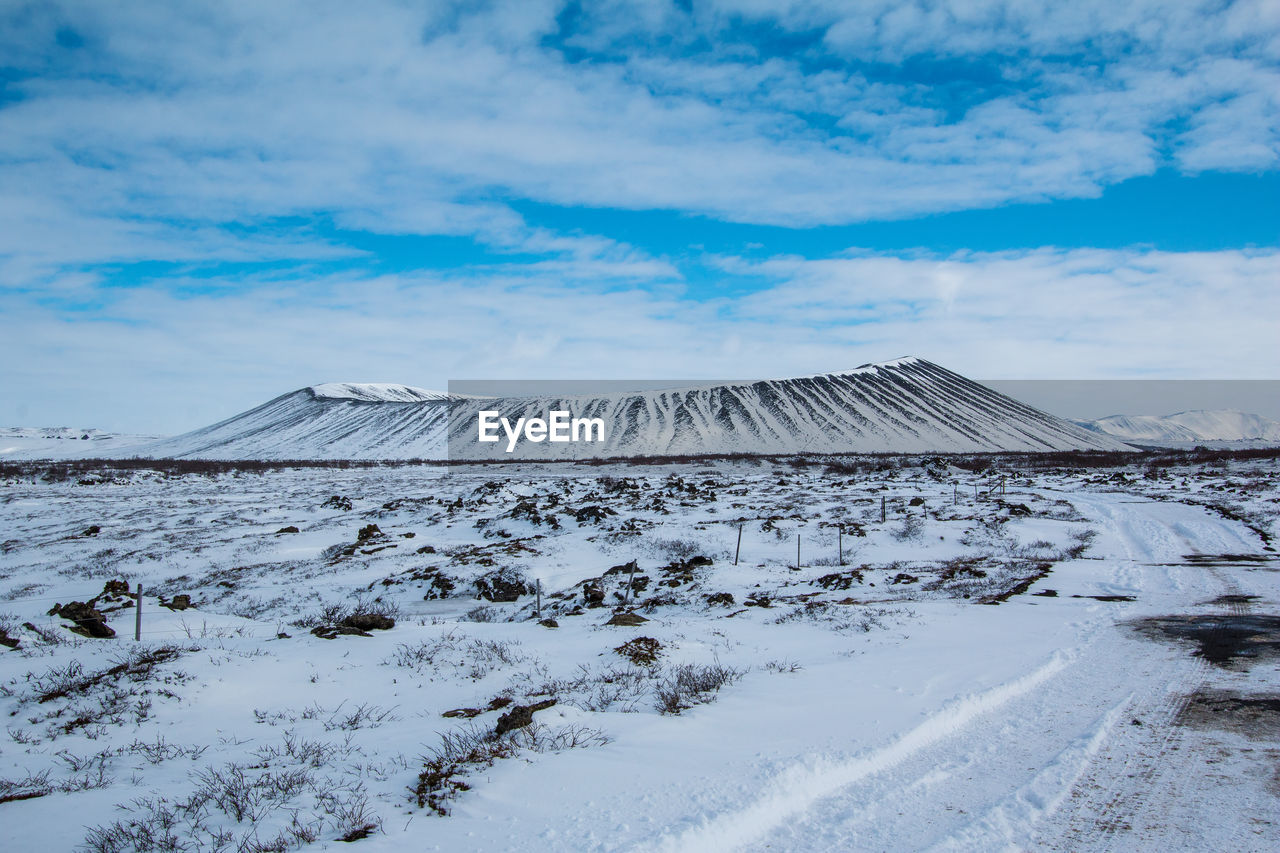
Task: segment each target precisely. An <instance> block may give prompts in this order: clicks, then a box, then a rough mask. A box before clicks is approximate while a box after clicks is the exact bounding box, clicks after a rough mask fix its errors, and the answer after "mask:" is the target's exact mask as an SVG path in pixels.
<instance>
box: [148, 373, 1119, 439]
mask: <svg viewBox="0 0 1280 853" xmlns="http://www.w3.org/2000/svg"><path fill="white" fill-rule="evenodd" d="M482 409H490V410H497V411H499V412H501V414H502V416H503V417H506V418H508V420H509V421H510V422H511V423H513V424H514V423H515V422H516V421H517V419H518V418H520V417H530V418H532V417H546V416H547V413H548V412H551V411H555V410H567V411H570V412H572V414H573V416H575V417H589V418H601V419H603V420H604V422H605V425H606V429H605V434H606V440H605V441H603V442H600V443H590V444H587V443H582V442H576V443H562V444H550V443H547V442H542V443H537V444H534V443H530V442H521V443H520V444H519V445H517V447H516V448H515V451H514V452H512V453H510V454H507V453H506V452H505V447H506V442H505V441H502V442H498V443H497V444H480V443H478V442H477V441H476V440H475V437H476V428H477V413H478V412H479V411H480V410H482ZM1065 449H1099V450H1116V449H1127V448H1126V446H1125V445H1124V444H1123V443H1121V442H1120V441H1118V440H1116V439H1114V438H1111V437H1109V436H1106V435H1102V434H1099V433H1096V432H1090V431H1088V430H1085V429H1082V428H1080V427H1078V426H1076V425H1074V424H1071V423H1068V422H1067V421H1064V420H1061V419H1059V418H1056V417H1053V416H1052V415H1048V414H1045V413H1044V412H1041V411H1038V410H1036V409H1033V408H1031V407H1029V406H1026V405H1023V404H1022V403H1019V402H1018V401H1016V400H1014V399H1012V398H1010V397H1006V396H1004V395H1002V394H998V393H996V392H994V391H992V390H990V389H988V388H986V387H984V386H982V385H979V384H977V383H975V382H971V381H969V380H967V379H965V378H964V377H962V376H959V375H957V374H955V373H952V372H950V371H948V370H944V369H943V368H941V367H938V366H937V365H934V364H931V363H929V362H927V361H924V360H921V359H915V358H904V359H898V360H896V361H892V362H887V363H884V364H876V365H866V366H863V367H859V368H857V369H855V370H850V371H846V372H843V373H833V374H824V375H819V376H809V377H803V378H797V379H779V380H768V381H760V382H746V383H740V384H723V385H709V386H698V387H687V388H678V389H671V390H663V391H645V392H632V393H614V394H606V395H601V396H573V397H526V398H518V397H502V398H471V397H460V396H450V395H447V394H443V393H440V392H431V391H423V390H422V389H415V388H409V387H407V386H400V385H319V386H314V387H311V388H304V389H302V390H300V391H295V392H293V393H291V394H286V395H284V396H282V397H277V398H276V399H274V400H272V401H270V402H268V403H266V404H264V405H262V406H259V407H258V408H256V409H252V410H250V411H248V412H245V413H243V414H241V415H237V416H235V417H233V418H230V419H228V420H226V421H223V422H221V423H218V424H214V425H213V426H210V427H206V428H204V429H200V430H196V431H195V432H192V433H188V434H186V435H182V436H178V437H176V438H173V439H168V440H165V441H161V442H157V443H155V444H154V445H152V446H151V447H150V448H148V451H147V452H148V455H152V456H165V457H169V456H172V457H193V458H218V459H237V458H242V459H249V458H253V459H411V458H429V459H441V458H445V457H446V456H448V457H450V458H468V459H478V458H499V459H517V458H524V459H548V458H582V457H584V456H591V457H616V456H639V455H658V456H665V455H686V454H687V455H698V454H710V453H750V454H770V453H797V452H820V453H840V452H889V453H893V452H932V451H936V452H975V451H1002V450H1004V451H1007V450H1013V451H1017V450H1029V451H1037V450H1065Z"/></svg>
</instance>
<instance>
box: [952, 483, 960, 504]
mask: <svg viewBox="0 0 1280 853" xmlns="http://www.w3.org/2000/svg"><path fill="white" fill-rule="evenodd" d="M958 503H960V484H959V483H952V484H951V504H952V506H954V505H956V504H958Z"/></svg>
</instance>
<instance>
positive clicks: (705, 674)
mask: <svg viewBox="0 0 1280 853" xmlns="http://www.w3.org/2000/svg"><path fill="white" fill-rule="evenodd" d="M742 674H743V673H742V671H741V670H737V669H733V668H732V667H728V666H724V665H722V664H721V663H720V662H719V661H717V662H716V663H713V664H703V665H696V664H682V665H680V666H677V667H675V668H674V669H673V670H671V673H670V675H668V676H667V678H666V679H665V680H664V681H663V682H662V683H661V684H660V685H659V686H658V689H657V691H656V692H657V697H658V710H659V711H660V712H661V713H663V714H679V713H680V712H681V711H684V710H687V709H689V708H692V707H693V706H694V705H702V704H705V703H707V702H711V701H714V699H715V694H716V693H717V692H719V690H720V688H721V687H724V686H725V685H728V684H732V683H733V682H735V681H737V680H738V679H739V678H741V677H742Z"/></svg>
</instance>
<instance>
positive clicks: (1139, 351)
mask: <svg viewBox="0 0 1280 853" xmlns="http://www.w3.org/2000/svg"><path fill="white" fill-rule="evenodd" d="M0 56H3V57H5V59H4V63H5V65H4V67H3V68H0V309H2V310H3V321H2V322H3V331H4V334H3V335H0V338H2V339H3V343H0V354H2V355H3V357H4V358H5V359H6V361H7V364H9V365H20V367H17V368H15V369H14V370H12V372H11V373H10V375H8V376H6V379H5V387H4V389H3V390H4V391H5V392H6V393H5V394H4V395H3V396H4V398H6V402H5V403H3V405H4V406H8V407H9V408H8V409H7V410H6V409H0V418H2V419H4V420H8V421H11V422H13V421H18V422H47V421H50V420H84V419H85V418H89V419H91V420H93V421H94V422H95V423H101V424H102V425H104V426H128V427H130V428H134V429H164V430H172V429H179V428H185V427H190V426H195V425H196V424H198V423H200V422H203V421H205V420H209V419H211V418H213V417H216V416H218V415H223V414H228V413H230V412H231V411H234V410H235V409H237V408H239V407H242V406H244V405H247V404H250V403H253V402H256V401H257V400H259V399H261V398H262V397H264V396H270V395H271V394H273V393H276V392H279V391H283V390H285V389H287V388H290V387H296V386H298V385H302V384H306V383H310V382H316V381H323V380H332V379H354V380H359V379H383V380H389V381H407V382H413V383H419V384H436V385H439V384H441V383H443V381H444V380H445V379H447V378H449V377H450V376H462V375H470V376H484V375H495V376H496V375H505V376H512V375H527V376H532V375H546V376H556V375H566V374H573V375H598V374H600V373H608V374H610V375H618V376H627V375H631V376H634V375H642V374H643V375H654V374H667V375H671V376H734V375H739V376H750V375H763V374H770V375H772V374H777V373H795V372H812V371H819V370H825V369H831V368H838V367H842V366H850V365H852V364H854V363H857V362H859V361H864V360H872V359H879V358H886V357H892V356H895V355H899V354H903V353H906V352H913V353H918V354H920V355H924V356H926V357H930V358H934V359H936V360H938V361H939V362H941V363H943V364H945V365H948V366H951V367H954V368H956V369H959V370H962V371H964V372H966V373H969V374H971V375H986V376H998V375H1005V376H1010V375H1021V376H1046V377H1047V376H1109V375H1147V374H1155V375H1160V374H1168V375H1180V376H1226V375H1230V376H1242V377H1243V376H1268V375H1271V373H1272V368H1270V367H1269V366H1268V365H1272V364H1275V363H1276V359H1275V357H1274V356H1275V355H1276V352H1275V350H1274V345H1273V344H1267V343H1264V342H1266V341H1268V340H1270V339H1271V338H1273V337H1274V334H1273V332H1274V329H1273V328H1272V329H1268V328H1267V323H1266V321H1265V318H1266V317H1274V316H1275V308H1276V305H1275V299H1276V297H1275V295H1274V294H1273V293H1272V291H1274V289H1275V288H1274V286H1271V287H1268V286H1266V285H1267V282H1268V281H1269V282H1271V283H1272V284H1273V283H1274V281H1275V280H1277V272H1278V271H1277V267H1276V254H1275V252H1274V251H1272V250H1269V249H1264V250H1260V251H1256V252H1223V253H1216V254H1212V255H1193V254H1188V255H1169V254H1163V253H1159V252H1153V251H1143V250H1133V251H1123V252H1115V251H1113V252H1102V251H1088V250H1073V251H1063V250H1058V249H1052V248H1046V249H1043V250H1041V251H1036V252H1017V253H1005V254H987V255H981V254H974V253H962V254H959V255H954V256H945V257H944V256H937V255H935V254H930V253H929V252H928V251H922V252H920V253H908V254H898V255H883V254H881V255H877V254H875V253H871V252H863V253H859V252H856V251H850V252H846V253H843V254H840V255H837V256H835V257H828V258H790V257H778V256H774V257H770V254H771V252H770V250H769V247H767V246H765V247H761V248H760V251H759V252H758V253H757V255H755V256H753V257H752V258H750V259H748V258H744V257H732V256H717V255H711V254H708V253H706V252H705V251H704V250H699V249H697V248H693V249H691V250H690V253H691V255H692V256H693V261H692V263H693V264H695V265H696V266H698V268H699V269H700V270H701V271H703V272H704V273H705V271H706V270H710V271H711V275H712V276H713V277H714V276H719V277H723V279H724V280H726V281H732V282H734V283H735V287H734V288H733V289H732V292H734V293H738V294H743V295H739V296H738V297H736V298H734V299H729V298H716V297H713V298H706V297H705V295H700V296H699V298H697V299H694V298H691V296H690V293H691V292H692V290H691V289H686V281H685V279H686V277H687V276H688V275H689V263H690V262H689V259H688V258H673V257H667V256H664V255H663V254H662V253H661V252H659V251H656V250H654V249H652V248H650V247H647V246H646V245H645V240H644V235H643V234H637V235H635V236H634V237H627V238H621V237H616V238H612V239H611V238H609V237H605V236H601V234H600V232H599V230H597V229H593V224H592V222H593V213H592V211H593V210H598V209H601V208H608V209H626V210H668V211H674V212H676V213H677V214H687V215H697V216H703V217H709V218H711V219H715V220H718V221H721V222H729V223H762V224H774V225H783V226H788V227H793V228H807V227H812V226H817V225H822V224H845V223H854V222H863V221H870V220H884V219H890V218H901V217H910V216H918V215H923V214H931V213H939V212H944V211H952V210H965V209H974V208H982V207H992V206H999V205H1003V204H1008V203H1011V202H1017V201H1041V200H1052V199H1063V198H1073V197H1090V196H1096V195H1097V194H1098V193H1099V192H1101V190H1102V189H1104V188H1105V187H1107V186H1109V185H1112V184H1114V183H1116V182H1119V181H1123V180H1125V179H1127V178H1131V177H1134V176H1138V175H1146V174H1151V173H1152V172H1154V171H1155V170H1157V169H1172V170H1175V171H1180V172H1182V173H1186V174H1191V173H1196V172H1199V171H1204V170H1218V171H1232V170H1234V171H1243V172H1259V171H1274V170H1276V169H1278V168H1280V103H1278V100H1280V71H1278V70H1277V69H1278V68H1280V7H1278V6H1277V5H1276V4H1275V3H1274V2H1269V0H1236V2H1221V0H1211V2H1210V0H1204V2H1200V1H1199V0H1183V1H1182V2H1154V0H1139V2H1132V3H1125V4H1116V3H1114V2H1102V1H1101V0H1077V2H1074V3H1070V4H1065V3H1058V4H1045V3H1034V2H1026V0H937V2H925V0H915V2H904V0H895V2H875V1H874V0H873V2H866V3H858V4H849V3H843V2H822V1H821V0H796V2H777V0H770V2H767V3H766V2H762V0H710V2H693V3H688V2H643V3H642V2H626V0H613V2H600V3H590V4H580V3H573V2H564V0H489V1H488V2H481V3H476V2H466V3H463V2H457V3H447V2H440V3H434V4H414V3H403V2H389V1H388V2H370V3H360V4H351V3H339V2H306V3H303V2H286V0H281V2H271V3H256V2H229V3H207V4H206V3H181V4H173V3H162V2H126V3H118V4H109V5H103V4H100V3H88V2H58V3H50V2H41V3H34V2H33V3H17V4H8V5H6V6H5V8H4V10H3V11H0ZM525 203H536V204H542V205H554V206H558V207H559V208H566V209H570V210H574V211H577V213H576V215H572V216H568V217H566V218H565V219H564V221H565V222H566V223H568V224H566V225H563V226H557V227H556V228H555V229H551V228H548V227H545V226H538V225H537V224H534V223H531V222H530V221H528V220H527V219H526V217H525V216H522V215H521V213H520V212H519V211H520V210H522V209H524V208H523V207H522V205H523V204H525ZM1189 227H1193V225H1192V226H1189ZM352 235H358V236H361V237H364V238H378V239H386V240H394V239H399V238H433V239H436V238H438V239H456V240H459V241H462V242H463V243H465V244H467V245H471V246H475V247H479V253H480V254H482V255H483V256H484V260H483V261H482V262H471V263H463V264H450V263H444V262H440V263H436V262H434V260H433V257H432V255H431V251H430V250H429V249H420V250H419V255H418V256H416V257H414V258H413V259H411V260H410V261H405V260H403V259H399V260H397V259H396V258H394V257H392V255H391V253H389V252H385V251H383V250H381V249H379V248H378V245H379V244H378V243H377V242H376V240H371V239H354V238H353V236H352ZM700 251H701V254H699V252H700ZM774 254H775V255H776V253H774ZM712 290H713V292H714V289H712ZM1259 318H1264V319H1259ZM1268 348H1270V350H1269V351H1268ZM192 385H196V386H199V387H200V388H201V389H202V390H201V391H200V392H199V394H197V395H192V394H191V393H190V391H189V389H190V388H191V387H192ZM121 386H123V387H124V388H125V389H126V390H125V391H122V390H121ZM184 388H185V389H188V390H187V391H184V390H183V389H184ZM121 394H126V396H127V395H128V394H132V395H144V396H145V398H146V402H145V403H139V402H134V403H133V404H127V403H122V402H120V401H121V400H122V399H123V397H122V396H121ZM16 400H24V401H27V402H26V403H24V405H27V406H29V407H28V408H24V409H18V408H16V405H17V404H16V403H14V402H12V401H16ZM166 400H182V401H183V402H181V403H180V404H179V405H178V408H177V409H170V408H166V405H165V401H166ZM31 407H34V408H31ZM73 407H78V408H73ZM77 411H79V412H81V413H84V414H81V415H76V412H77ZM93 412H102V416H101V417H98V416H95V415H93V414H92V413H93ZM143 414H145V415H146V416H147V417H151V418H153V419H154V423H150V422H148V423H142V422H139V421H138V420H137V419H135V418H140V417H141V416H142V415H143Z"/></svg>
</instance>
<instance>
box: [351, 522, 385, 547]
mask: <svg viewBox="0 0 1280 853" xmlns="http://www.w3.org/2000/svg"><path fill="white" fill-rule="evenodd" d="M382 535H383V534H382V528H380V527H378V525H376V524H366V525H365V526H364V527H361V528H360V532H359V533H357V534H356V543H357V544H361V543H364V542H368V541H370V540H372V539H381V538H382Z"/></svg>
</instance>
